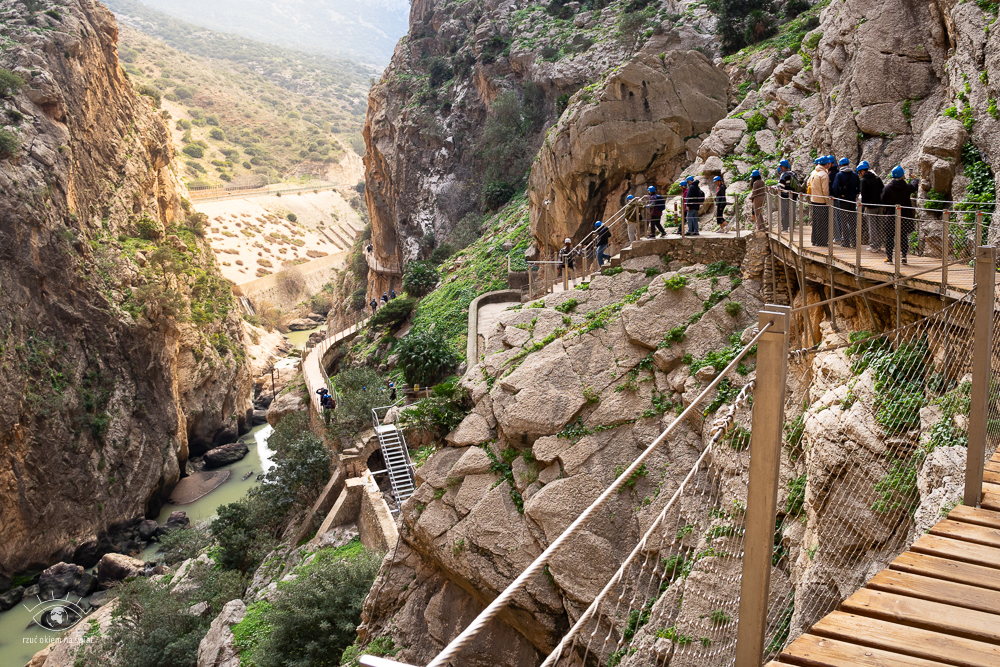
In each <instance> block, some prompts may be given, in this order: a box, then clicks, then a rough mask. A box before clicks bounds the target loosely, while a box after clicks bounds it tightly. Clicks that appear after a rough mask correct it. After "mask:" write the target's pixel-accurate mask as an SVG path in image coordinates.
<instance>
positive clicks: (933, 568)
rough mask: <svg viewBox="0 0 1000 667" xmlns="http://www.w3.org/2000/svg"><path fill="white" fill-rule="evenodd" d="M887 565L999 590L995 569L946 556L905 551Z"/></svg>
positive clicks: (901, 570)
mask: <svg viewBox="0 0 1000 667" xmlns="http://www.w3.org/2000/svg"><path fill="white" fill-rule="evenodd" d="M889 567H890V568H891V569H893V570H897V571H899V572H909V573H910V574H919V575H922V576H925V577H931V578H932V579H944V580H945V581H954V582H956V583H959V584H968V585H969V586H976V587H977V588H989V589H992V590H997V591H1000V576H998V573H997V571H996V570H995V569H993V568H991V567H983V566H982V565H973V564H972V563H960V562H958V561H954V560H949V559H947V558H938V557H937V556H928V555H926V554H918V553H913V552H910V551H907V552H905V553H902V554H900V555H899V557H898V558H896V560H894V561H892V563H890V564H889Z"/></svg>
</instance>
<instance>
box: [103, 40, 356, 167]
mask: <svg viewBox="0 0 1000 667" xmlns="http://www.w3.org/2000/svg"><path fill="white" fill-rule="evenodd" d="M192 48H193V47H192ZM264 48H272V47H264ZM210 53H214V52H211V51H210ZM236 53H238V51H236ZM119 58H120V60H121V64H122V67H123V68H124V69H125V71H126V72H127V73H128V75H129V78H130V80H131V81H132V84H133V86H134V87H135V88H136V90H137V91H138V92H140V93H142V94H147V95H148V96H149V97H152V98H153V99H154V100H157V102H158V103H163V101H165V102H166V103H168V104H167V106H169V107H170V108H171V109H173V110H174V113H173V114H170V116H171V117H170V118H166V119H165V120H166V123H167V125H168V127H169V128H170V129H171V131H172V132H173V133H174V136H175V140H176V141H177V142H178V143H179V144H180V146H181V150H180V151H179V152H178V156H177V159H178V161H179V162H180V164H182V165H184V176H185V179H186V181H187V182H188V185H189V186H198V185H204V184H208V183H211V184H215V185H219V184H221V183H223V182H235V183H254V184H256V182H266V181H271V182H274V181H277V180H284V179H286V178H288V177H289V176H291V175H311V176H315V177H319V178H322V176H323V175H324V174H325V173H326V171H327V170H328V169H329V168H330V167H331V166H333V165H334V164H335V163H338V162H339V161H340V160H341V158H342V157H343V156H344V154H345V152H346V150H345V148H346V147H347V146H350V147H351V148H353V149H354V150H355V151H357V152H361V153H363V152H364V142H363V140H362V139H361V127H362V126H363V123H364V112H365V108H366V107H365V100H366V98H367V87H366V85H365V82H363V81H362V80H360V78H359V77H358V76H357V75H356V73H354V72H351V71H349V70H348V71H347V72H345V73H344V74H343V75H342V76H341V79H340V80H337V79H336V76H337V73H333V74H330V75H329V76H330V77H334V78H333V79H331V80H330V81H328V88H327V89H323V88H320V89H317V90H313V89H312V88H313V87H312V83H311V77H312V76H314V75H315V72H311V71H307V72H305V73H303V72H300V71H298V70H297V69H296V68H295V65H294V63H293V62H291V61H288V60H285V61H277V62H275V63H274V64H273V65H268V64H267V63H265V66H263V67H260V69H258V68H257V67H256V66H252V65H251V64H247V65H243V66H237V65H235V64H234V63H233V62H232V61H229V60H217V59H214V58H213V57H209V56H204V55H199V54H198V53H197V52H190V53H189V52H184V51H180V50H177V49H175V48H173V47H171V46H169V45H167V44H166V43H164V42H162V41H160V40H159V39H156V38H154V37H150V36H149V35H146V34H144V33H141V32H139V31H137V30H134V29H132V28H128V27H127V26H124V25H123V26H122V29H121V33H120V42H119ZM272 69H273V73H272V74H271V75H269V74H268V72H269V71H271V70H272ZM304 77H309V78H306V79H305V80H306V81H310V84H309V85H307V86H305V90H306V92H305V93H295V94H292V93H290V91H289V90H286V89H285V88H284V87H283V86H282V85H279V83H276V81H278V82H287V81H296V80H302V79H303V78H304ZM170 103H172V104H170ZM168 113H169V112H168Z"/></svg>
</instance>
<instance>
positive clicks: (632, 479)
mask: <svg viewBox="0 0 1000 667" xmlns="http://www.w3.org/2000/svg"><path fill="white" fill-rule="evenodd" d="M627 468H628V466H624V465H619V466H616V467H615V479H617V478H619V477H621V476H622V475H623V474H624V473H625V470H626V469H627ZM648 474H649V468H647V467H646V464H645V463H642V464H640V465H639V467H638V468H636V469H635V470H633V471H632V474H630V475H629V476H628V477H627V478H626V479H625V482H624V483H623V484H622V487H621V488H620V489H618V493H621V492H622V491H624V490H625V489H634V488H635V485H636V484H638V483H639V480H640V479H642V478H643V477H645V476H646V475H648Z"/></svg>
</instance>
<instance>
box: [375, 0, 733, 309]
mask: <svg viewBox="0 0 1000 667" xmlns="http://www.w3.org/2000/svg"><path fill="white" fill-rule="evenodd" d="M574 4H575V3H568V4H567V3H563V2H559V1H557V2H553V3H536V2H531V1H529V0H502V1H501V0H477V1H474V2H456V1H454V0H421V1H420V2H416V3H414V5H413V7H412V10H411V13H410V33H409V35H408V36H407V37H405V38H403V39H402V40H401V41H400V42H399V44H398V46H397V47H396V52H395V54H394V56H393V59H392V62H391V63H390V65H389V67H388V68H387V69H386V71H385V73H384V74H383V76H382V78H381V80H380V81H379V82H378V83H377V84H376V85H375V86H374V87H373V88H372V90H371V93H370V97H369V105H368V116H367V119H366V124H365V130H364V134H365V141H366V144H367V147H368V152H367V154H366V155H365V170H366V176H367V190H366V199H367V203H368V209H369V212H370V213H371V219H372V240H373V245H374V250H375V257H376V258H377V260H378V263H379V268H380V271H379V272H378V273H375V272H373V273H372V276H371V279H370V281H369V295H371V294H376V293H381V292H382V291H384V289H385V286H386V285H387V284H388V282H387V281H388V280H392V279H396V278H394V276H395V275H397V274H398V271H399V269H400V268H401V267H402V266H403V265H404V264H405V262H407V261H409V260H411V259H414V258H417V257H419V256H420V255H421V253H422V252H429V250H430V248H431V247H432V245H433V243H432V242H431V240H430V235H431V234H433V235H434V237H436V239H437V241H441V240H443V238H444V237H445V235H446V234H447V233H448V232H449V231H450V230H451V229H452V227H453V226H454V225H455V223H457V222H458V221H459V220H460V219H461V218H462V217H463V216H464V215H465V214H466V213H468V212H469V211H475V210H479V209H480V207H481V206H482V205H483V202H484V198H483V192H484V186H487V185H491V186H493V188H494V191H498V190H501V191H502V190H503V188H508V189H509V188H516V187H523V185H524V176H525V175H526V172H527V170H528V168H529V167H530V166H531V156H532V155H534V153H535V152H536V151H537V150H538V148H539V147H540V145H541V144H542V140H543V134H544V132H545V129H546V128H547V127H548V126H550V125H551V124H552V122H553V121H554V120H555V119H556V118H558V117H559V116H560V115H563V116H564V117H565V114H564V113H563V112H564V110H565V108H566V105H567V104H568V103H569V100H570V97H571V96H572V95H573V94H574V93H576V92H577V91H578V90H579V89H581V88H583V87H585V86H588V84H590V85H591V86H598V85H599V84H601V83H602V82H604V79H605V78H606V76H607V74H608V72H609V71H611V70H615V69H616V68H618V67H619V66H620V65H622V64H623V63H626V62H629V61H631V60H632V59H633V58H640V57H641V58H642V59H643V60H644V61H648V60H649V58H653V59H654V60H655V62H654V63H653V67H652V69H653V70H655V71H651V72H650V75H651V79H650V82H649V83H650V86H651V87H652V89H650V90H649V91H643V90H642V89H643V88H644V86H643V83H642V78H641V77H642V74H641V73H639V74H637V73H636V72H635V71H631V70H630V72H629V73H628V74H626V73H625V72H623V73H622V74H621V76H620V77H619V78H620V79H622V81H619V82H618V83H616V89H615V91H611V92H610V93H609V95H611V96H614V95H616V94H618V93H617V85H618V84H621V85H625V84H626V83H627V84H628V85H630V86H632V87H633V88H634V89H635V90H636V91H639V92H641V93H642V94H641V96H640V98H639V99H638V100H636V104H638V105H639V108H637V109H633V111H636V112H638V115H637V116H636V117H637V118H641V119H642V120H643V122H644V123H646V122H647V121H650V120H653V121H656V122H662V124H663V130H662V131H660V129H659V128H650V129H651V131H652V134H651V135H650V136H646V135H643V134H641V133H633V134H632V135H631V136H630V137H629V138H628V140H627V141H626V142H625V143H627V144H628V146H624V147H623V148H622V151H623V152H626V153H627V152H636V153H637V157H638V154H639V153H641V154H642V155H644V156H647V157H649V158H650V160H651V161H653V162H655V165H654V166H657V167H658V166H660V164H661V163H666V162H669V161H670V160H671V159H672V158H675V157H676V156H677V146H676V142H671V143H670V145H669V146H665V145H661V144H663V142H664V141H666V140H665V138H664V136H661V135H663V134H664V133H669V132H673V133H675V134H676V133H680V135H679V141H680V145H681V146H683V144H684V142H685V140H687V139H689V138H690V137H689V135H690V134H692V133H693V134H695V135H697V134H698V133H701V132H706V131H707V130H708V128H709V127H710V125H711V123H713V122H714V121H715V120H717V119H718V118H721V117H722V115H723V114H724V113H725V108H724V100H725V93H724V77H722V76H721V75H720V74H719V73H718V72H714V71H712V70H713V66H712V65H711V64H710V63H709V62H708V61H707V60H705V58H704V57H703V56H700V55H697V54H694V55H688V56H683V57H678V59H677V60H676V65H677V67H678V69H679V70H683V71H684V72H685V77H684V80H683V81H682V82H681V86H679V87H678V89H677V91H676V92H672V91H667V92H670V101H669V102H667V101H663V102H659V103H657V104H655V105H654V107H655V108H654V110H653V111H652V112H651V111H650V109H648V108H647V109H645V110H643V109H642V108H641V107H642V101H644V100H647V98H648V99H653V97H657V96H658V95H657V93H658V92H664V89H665V88H669V86H670V84H669V82H668V81H665V78H670V76H671V69H672V66H673V65H674V64H675V61H674V58H673V57H671V58H670V60H669V61H661V60H656V58H657V54H665V53H668V52H670V51H672V50H676V49H685V50H686V49H694V48H696V47H697V48H702V49H706V50H707V51H708V52H709V53H711V48H712V44H713V42H714V36H713V35H712V34H711V33H712V25H713V22H712V19H711V17H710V16H708V15H707V13H706V10H705V9H704V8H701V7H700V6H696V3H687V2H674V1H673V0H671V1H670V2H665V3H662V4H661V3H648V2H641V1H640V2H633V3H629V4H628V5H625V4H623V3H612V4H609V3H607V2H603V1H602V0H592V1H591V2H587V3H584V7H582V8H575V9H574V8H573V5H574ZM563 5H565V7H564V6H563ZM547 8H548V9H547ZM697 68H701V70H698V69H697ZM630 74H631V75H637V77H638V78H636V76H631V77H630V76H629V75H630ZM691 74H698V77H697V78H696V77H692V76H690V75H691ZM626 78H627V79H628V80H627V82H626V81H625V79H626ZM633 79H634V80H633ZM697 85H705V86H706V87H707V90H708V91H709V92H706V93H704V95H696V98H697V101H698V104H695V103H694V101H693V100H692V101H691V102H690V103H688V106H687V107H685V106H684V103H685V102H687V100H686V99H685V100H677V99H676V98H677V97H678V96H681V97H686V93H687V92H689V91H691V90H692V86H697ZM720 85H722V86H723V89H722V90H721V91H720V90H719V86H720ZM505 91H510V92H513V93H515V94H516V96H517V99H518V105H519V109H518V113H519V114H520V115H521V117H522V120H523V123H521V124H519V125H517V126H516V128H514V129H512V132H514V133H523V134H524V135H525V136H524V137H523V143H519V145H518V147H519V154H517V155H510V154H508V155H505V156H504V159H506V160H509V161H510V162H511V165H507V166H506V167H505V169H507V172H510V173H505V175H503V176H502V177H500V176H496V175H495V174H494V172H491V171H490V165H489V164H488V163H489V159H488V158H484V151H487V150H488V149H489V146H488V145H486V144H485V143H484V140H483V136H484V125H485V124H486V122H487V120H488V119H489V118H490V115H491V114H495V113H497V111H496V110H495V109H494V108H493V105H494V102H495V101H496V100H497V99H498V98H499V96H501V95H502V94H503V93H504V92H505ZM713 92H714V93H716V94H717V97H718V99H719V100H723V102H722V103H721V104H720V105H718V108H716V106H715V105H710V104H709V105H707V106H706V102H705V100H704V98H707V97H708V96H709V95H711V94H713ZM589 99H590V98H589V97H588V101H589ZM630 99H631V96H630ZM668 107H669V108H668ZM505 108H506V107H505ZM616 111H621V112H622V113H625V112H626V111H627V109H621V110H616ZM660 111H662V112H664V113H665V114H667V115H666V116H665V117H664V118H662V119H661V118H650V116H651V114H652V116H656V114H657V113H658V112H660ZM689 112H697V114H698V116H699V117H698V118H697V119H696V120H695V121H694V123H693V125H694V126H695V127H694V129H692V127H691V125H692V123H691V119H690V117H689V116H687V115H686V114H687V113H689ZM567 113H569V112H567ZM580 113H582V112H577V113H576V114H575V115H574V116H573V118H574V119H576V118H577V116H579V115H580ZM599 113H601V114H604V115H607V114H608V113H609V112H608V111H607V110H601V111H600V112H599ZM633 115H635V114H633ZM593 116H594V114H593V113H591V114H590V115H589V117H593ZM674 116H680V117H681V118H680V122H679V124H675V123H674V120H675V118H674ZM619 120H622V121H631V120H633V118H632V117H631V116H630V117H629V118H627V119H626V118H621V119H619ZM581 131H582V130H581ZM586 141H587V142H589V143H588V146H589V145H590V144H593V143H594V142H595V141H596V140H595V139H593V138H592V137H588V138H586ZM646 141H648V142H650V143H653V144H655V145H656V146H657V147H661V148H665V149H666V151H665V152H666V155H664V156H662V157H658V159H654V158H653V157H651V156H649V155H648V154H650V153H654V152H655V150H653V149H652V148H651V147H649V146H644V147H642V148H633V144H639V143H642V142H646ZM560 145H562V144H560ZM576 148H577V146H575V145H574V146H573V149H574V150H575V149H576ZM581 152H583V149H581ZM591 152H593V151H591ZM681 153H683V150H682V151H681ZM608 159H609V160H610V159H611V157H610V156H609V158H608ZM515 164H516V165H519V166H512V165H515ZM671 164H672V165H673V168H674V169H675V170H676V169H679V167H680V165H678V164H677V163H676V162H673V163H671ZM644 166H649V165H644ZM518 169H519V170H520V173H516V172H517V171H518ZM501 171H503V169H501ZM490 174H493V175H490ZM549 178H551V176H550V177H549ZM488 179H494V180H492V181H490V182H487V180H488ZM546 180H548V179H546ZM608 180H609V181H610V182H608V183H604V182H602V183H601V184H600V189H599V191H598V192H597V193H596V198H597V199H601V198H603V197H605V196H607V195H608V193H610V192H611V191H612V190H614V188H615V187H617V186H618V179H617V178H616V177H615V176H609V177H608ZM573 185H574V186H575V184H573ZM508 192H510V190H508ZM588 194H589V195H591V196H594V195H595V193H594V192H589V193H588V192H583V193H579V194H577V193H573V195H572V196H573V197H575V198H585V197H587V196H588ZM507 196H508V197H509V196H510V194H507ZM567 196H569V195H568V194H567ZM602 206H603V204H601V205H599V206H598V208H600V207H602ZM592 208H594V205H590V206H589V207H588V208H587V210H588V213H589V212H590V209H592ZM616 208H617V207H616ZM574 222H575V221H574ZM591 222H593V221H591ZM572 231H574V232H575V231H576V230H575V229H574V230H572ZM570 235H572V234H570ZM547 236H548V235H547V233H545V234H544V237H545V239H547ZM397 284H398V283H397Z"/></svg>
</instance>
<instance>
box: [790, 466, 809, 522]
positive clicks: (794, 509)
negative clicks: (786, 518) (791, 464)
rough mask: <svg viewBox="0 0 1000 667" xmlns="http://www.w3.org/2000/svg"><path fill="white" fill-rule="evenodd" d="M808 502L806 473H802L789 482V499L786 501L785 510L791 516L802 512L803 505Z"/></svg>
mask: <svg viewBox="0 0 1000 667" xmlns="http://www.w3.org/2000/svg"><path fill="white" fill-rule="evenodd" d="M805 502H806V474H805V473H802V474H801V475H799V476H798V477H795V478H793V479H791V480H789V482H788V500H786V501H785V512H786V513H787V514H789V515H790V516H798V515H800V514H802V505H803V504H805Z"/></svg>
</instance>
